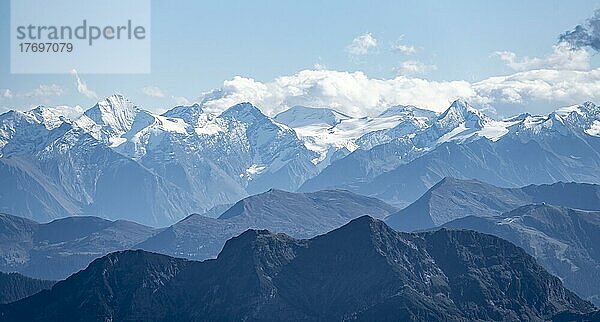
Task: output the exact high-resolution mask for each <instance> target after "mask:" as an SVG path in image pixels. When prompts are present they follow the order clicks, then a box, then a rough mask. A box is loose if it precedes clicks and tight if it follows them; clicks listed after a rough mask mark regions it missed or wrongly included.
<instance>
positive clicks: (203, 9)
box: [0, 0, 600, 114]
mask: <svg viewBox="0 0 600 322" xmlns="http://www.w3.org/2000/svg"><path fill="white" fill-rule="evenodd" d="M0 3H1V4H0V41H1V42H2V44H3V45H2V47H0V48H1V51H0V90H2V91H3V93H4V94H7V92H6V90H9V93H10V95H1V97H0V109H4V110H5V109H8V108H12V109H28V108H29V107H31V106H34V105H38V104H45V105H81V106H84V107H87V106H91V105H93V103H94V102H95V101H97V99H98V98H102V97H105V96H107V95H110V94H112V93H115V92H119V93H122V94H124V95H126V96H128V97H130V98H131V99H132V100H133V101H134V102H136V103H137V104H139V105H141V106H143V107H145V108H148V109H152V110H156V111H160V110H164V109H166V108H169V107H172V106H174V105H176V104H178V103H186V102H193V101H196V100H198V99H199V98H200V97H201V95H202V94H203V93H205V92H207V91H210V90H212V89H216V88H221V87H223V86H224V83H223V82H224V81H226V80H229V81H232V80H234V77H236V76H241V77H243V79H253V80H254V81H255V83H252V84H250V85H248V86H250V88H245V87H244V86H245V85H238V83H235V82H234V83H235V84H234V85H232V86H230V87H233V91H235V95H233V96H231V97H230V98H231V99H230V100H225V101H223V102H222V103H221V104H228V103H230V102H232V100H235V99H236V98H237V97H239V98H248V99H249V100H252V99H253V97H252V94H251V93H250V94H249V93H239V92H240V91H242V90H248V91H256V90H255V89H254V87H252V86H257V83H258V84H259V85H260V84H269V83H273V82H274V81H275V80H277V79H278V78H281V77H285V76H293V75H296V79H295V82H296V83H298V82H299V83H302V82H304V79H298V78H299V76H298V75H297V73H298V72H300V71H302V70H315V69H320V70H321V72H322V73H321V74H318V75H316V74H311V75H309V76H306V77H309V79H311V81H312V82H317V81H315V78H319V79H321V80H319V82H321V83H318V85H319V87H318V88H317V89H318V90H317V91H315V90H314V89H315V88H309V89H308V90H312V93H315V95H324V94H323V93H324V91H323V86H325V85H323V83H322V82H323V80H322V79H323V78H326V79H328V77H329V74H327V73H324V72H323V71H338V72H349V73H352V72H356V71H360V72H362V74H364V76H365V77H366V78H367V79H368V80H373V79H374V80H390V79H394V78H396V77H398V76H402V77H407V78H410V79H416V80H423V81H424V82H436V83H435V84H438V85H439V86H437V87H436V86H433V88H434V89H432V90H436V89H437V90H438V91H442V92H447V93H446V94H439V95H441V96H440V98H439V99H436V100H432V101H428V100H426V99H421V98H419V97H415V96H414V95H413V96H410V95H409V96H405V95H404V94H397V95H396V94H394V95H391V94H386V93H382V94H380V95H379V96H377V97H376V98H373V99H372V100H368V101H360V102H356V103H355V102H353V101H352V98H351V97H350V98H348V97H346V99H341V100H337V101H336V100H335V99H333V98H331V97H326V99H319V100H312V98H311V99H308V98H306V97H304V98H302V99H300V98H298V97H291V98H290V97H288V96H289V94H282V97H277V98H272V99H268V100H267V99H259V98H257V99H256V101H257V102H256V103H257V104H259V103H263V104H265V105H269V106H268V107H265V109H266V110H267V112H270V113H274V112H276V111H279V110H282V109H284V108H285V106H284V105H290V104H292V102H293V103H295V102H299V103H304V102H308V103H310V102H314V103H315V104H328V103H330V104H328V105H334V107H336V108H338V109H343V110H344V109H345V110H346V111H347V112H348V111H349V112H352V113H355V114H356V113H358V114H361V113H362V114H369V113H374V112H376V111H378V110H380V109H381V108H382V106H380V105H385V104H417V105H423V106H426V107H429V108H432V109H440V108H441V107H439V106H441V105H443V104H444V103H443V102H444V99H446V98H447V100H450V99H452V98H454V96H457V95H458V96H460V95H463V94H464V93H465V91H466V89H464V90H456V91H455V92H456V93H455V92H452V91H453V89H440V88H439V87H440V86H442V85H440V84H445V83H447V82H448V81H465V82H468V83H470V84H472V83H477V82H480V81H484V80H487V79H489V78H490V77H494V76H500V75H504V76H505V75H512V74H514V73H518V72H526V71H529V70H535V69H549V70H565V69H569V70H570V69H575V70H579V71H582V72H586V73H589V72H591V71H594V70H595V68H597V67H598V58H597V55H596V54H595V52H594V51H593V50H591V49H583V50H586V51H587V56H585V57H578V56H576V57H571V58H567V59H573V60H577V59H580V60H587V62H582V63H581V64H583V65H584V66H580V65H581V64H580V65H575V67H573V66H567V67H565V66H564V65H565V62H564V61H562V60H560V59H559V62H558V63H556V62H553V60H552V59H553V58H552V57H550V58H549V56H551V55H552V54H553V53H554V52H556V48H553V46H555V45H556V44H557V39H558V36H559V35H560V34H561V33H563V32H565V31H568V30H572V29H573V28H574V27H575V26H576V25H577V24H581V23H583V22H585V20H586V19H587V18H589V17H590V16H592V14H593V12H594V10H595V9H597V8H600V1H527V2H524V1H495V2H491V1H376V2H367V1H327V2H326V3H320V2H316V1H210V2H209V1H206V2H204V1H202V2H200V1H153V2H152V20H151V23H152V32H151V39H152V51H151V55H152V72H151V73H150V74H147V75H146V74H141V75H129V74H125V75H94V74H80V75H78V77H79V81H80V82H83V83H85V85H86V87H87V92H86V91H82V90H81V86H80V90H79V91H78V89H77V86H76V84H77V83H76V81H77V80H76V78H75V76H74V75H69V74H65V75H11V74H10V57H9V49H8V46H9V44H8V42H9V32H10V30H9V28H10V26H9V20H10V17H9V12H10V10H9V8H10V7H9V1H7V0H1V1H0ZM32 10H35V9H32ZM361 37H362V38H361ZM355 39H357V40H356V41H354V46H353V45H352V44H353V40H355ZM361 46H363V47H361ZM399 46H400V48H401V50H398V47H399ZM394 48H396V49H395V50H394ZM499 52H505V53H506V52H510V53H512V54H513V55H514V57H515V58H514V59H513V64H512V65H511V64H510V62H509V59H510V55H504V58H505V59H504V60H503V59H502V55H501V54H499ZM559 54H560V53H559ZM563 54H564V53H563ZM536 57H537V58H539V59H540V60H548V59H549V62H548V63H544V62H539V61H538V63H537V65H536V61H535V60H532V59H535V58H536ZM514 61H516V62H517V64H515V63H514ZM518 63H522V64H521V65H519V64H518ZM553 64H554V65H553ZM561 64H562V65H561ZM586 64H587V65H586ZM567 65H568V62H567ZM341 76H344V75H340V74H333V76H332V77H333V78H332V79H336V77H337V80H334V81H332V82H334V83H335V84H336V85H334V86H337V87H336V91H335V93H340V92H344V91H354V89H353V88H350V87H349V89H346V88H345V87H344V88H340V86H342V85H337V84H338V83H337V82H345V80H344V77H341ZM354 76H356V75H354ZM529 76H530V75H527V77H529ZM303 77H304V76H303ZM544 77H546V76H544ZM561 77H562V76H561ZM351 78H353V81H356V78H357V77H351ZM359 78H360V77H359ZM576 78H581V77H580V76H577V77H576ZM528 79H529V78H528ZM359 81H360V80H359ZM596 82H597V80H596V79H595V78H594V79H593V80H591V81H588V82H586V85H582V86H590V83H591V85H596ZM485 85H486V86H488V85H489V82H488V83H486V84H485ZM40 86H45V87H42V89H43V90H39V89H40ZM278 86H280V85H277V86H275V85H273V84H271V85H268V86H267V89H268V90H278V89H279V87H278ZM284 86H287V87H286V91H287V90H288V89H289V86H291V85H290V84H288V83H286V85H284ZM390 86H392V87H393V86H395V85H390ZM402 86H405V87H403V88H402V90H403V91H410V90H411V88H410V86H409V85H407V84H404V85H402ZM407 86H408V87H407ZM444 86H445V85H444ZM442 87H443V86H442ZM483 87H485V86H483V85H482V86H480V88H479V89H477V91H478V92H477V98H475V99H474V101H475V103H477V104H481V105H488V106H489V107H490V108H493V109H495V110H496V111H498V109H500V111H498V112H500V114H503V113H504V110H502V109H506V112H513V111H518V110H519V109H520V108H523V109H527V106H528V105H531V106H532V107H531V108H532V109H533V110H540V111H545V110H548V109H550V108H553V107H556V106H554V105H564V104H570V103H578V101H577V100H581V99H587V98H586V97H585V95H586V94H585V93H589V90H588V91H583V92H582V93H578V94H577V95H571V96H569V97H563V96H561V95H558V96H557V99H551V100H540V99H535V98H533V99H527V98H524V97H522V98H521V99H517V100H514V101H510V100H507V99H497V100H496V98H494V99H493V100H492V101H489V100H488V101H486V99H487V98H481V97H480V96H482V95H480V92H481V91H486V93H487V92H494V91H496V92H497V91H498V90H497V88H494V89H489V88H488V87H485V89H481V88H483ZM425 89H427V88H425ZM425 89H422V88H416V89H415V91H424V90H425ZM36 90H37V91H36ZM229 90H230V91H231V90H232V89H229ZM263 90H264V89H263ZM304 90H306V88H304ZM386 91H387V90H386ZM506 91H507V90H506V88H505V87H503V89H502V92H503V94H502V95H509V96H510V95H511V94H510V93H509V94H506V93H504V92H506ZM529 91H531V90H529ZM309 92H310V91H309ZM496 92H494V93H496ZM30 93H37V94H39V95H27V94H30ZM90 93H93V95H91V94H90ZM328 93H329V94H330V92H326V93H325V95H329V94H328ZM0 94H2V93H0ZM229 94H230V93H229ZM286 95H288V96H286ZM303 95H310V93H304V94H303ZM356 95H357V96H358V95H360V93H357V94H356ZM386 95H387V96H386ZM423 95H425V94H423ZM423 95H421V96H423ZM436 95H437V94H436ZM444 95H445V96H444ZM464 95H466V96H468V95H467V94H464ZM469 95H470V94H469ZM489 95H492V94H489ZM494 95H496V94H494ZM540 95H541V94H540ZM595 95H597V94H595ZM594 98H596V96H594V95H590V97H589V99H594ZM509 101H510V102H509ZM571 101H572V102H571ZM282 102H283V103H282ZM288 102H289V103H288ZM507 102H509V103H510V104H508V103H507ZM599 103H600V102H599ZM344 104H348V105H355V106H342V105H344ZM217 105H218V104H215V105H214V108H215V109H219V108H220V107H218V106H217ZM371 105H373V106H371ZM375 105H377V106H375Z"/></svg>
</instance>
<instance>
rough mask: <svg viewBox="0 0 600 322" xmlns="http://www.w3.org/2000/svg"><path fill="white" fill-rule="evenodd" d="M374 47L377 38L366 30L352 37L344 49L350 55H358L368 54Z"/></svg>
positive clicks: (375, 46)
mask: <svg viewBox="0 0 600 322" xmlns="http://www.w3.org/2000/svg"><path fill="white" fill-rule="evenodd" d="M375 48H377V39H375V37H373V35H372V34H371V33H370V32H367V33H364V34H362V35H360V36H358V37H356V38H354V39H353V40H352V43H351V44H350V45H349V46H348V47H346V51H347V52H348V54H350V56H353V57H359V56H364V55H366V54H368V53H369V52H370V51H371V50H373V49H375Z"/></svg>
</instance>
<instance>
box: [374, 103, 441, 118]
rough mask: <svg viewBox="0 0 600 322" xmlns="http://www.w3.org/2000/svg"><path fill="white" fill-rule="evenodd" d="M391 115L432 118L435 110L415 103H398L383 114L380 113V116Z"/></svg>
mask: <svg viewBox="0 0 600 322" xmlns="http://www.w3.org/2000/svg"><path fill="white" fill-rule="evenodd" d="M389 116H414V117H418V118H427V119H430V118H433V117H435V112H433V111H430V110H425V109H421V108H418V107H416V106H413V105H396V106H392V107H390V108H388V109H386V110H385V111H383V112H382V113H381V114H379V117H389Z"/></svg>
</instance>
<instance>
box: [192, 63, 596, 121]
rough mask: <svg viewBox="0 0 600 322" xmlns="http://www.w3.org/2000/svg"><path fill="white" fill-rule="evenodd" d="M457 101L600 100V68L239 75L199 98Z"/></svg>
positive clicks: (279, 103) (383, 104)
mask: <svg viewBox="0 0 600 322" xmlns="http://www.w3.org/2000/svg"><path fill="white" fill-rule="evenodd" d="M458 98H463V99H466V100H468V101H469V102H471V103H472V104H475V105H476V106H479V107H481V108H488V109H490V108H493V107H495V106H496V105H498V104H503V103H507V104H521V105H523V109H528V107H529V104H545V105H546V106H547V108H546V109H547V110H550V109H553V108H554V107H556V106H560V105H566V104H575V103H581V102H583V101H586V100H594V101H600V69H595V70H591V71H572V70H532V71H524V72H518V73H515V74H512V75H508V76H500V77H491V78H488V79H485V80H482V81H479V82H475V83H470V82H467V81H432V80H427V79H422V78H417V77H409V76H397V77H395V78H391V79H377V78H370V77H368V76H367V75H366V74H364V73H362V72H353V73H350V72H340V71H332V70H303V71H300V72H298V73H296V74H293V75H289V76H282V77H278V78H276V79H274V80H273V81H270V82H266V83H263V82H259V81H256V80H254V79H251V78H245V77H240V76H237V77H234V78H233V79H231V80H227V81H225V82H224V83H223V87H222V88H220V89H218V90H215V91H212V92H209V93H205V94H204V95H203V96H202V98H201V99H202V104H203V105H204V106H205V107H206V108H207V109H209V110H211V111H213V112H221V111H223V110H225V109H227V108H229V107H230V106H232V105H235V104H237V103H240V102H250V103H252V104H254V105H256V106H258V107H259V108H260V109H261V110H262V111H263V112H264V113H265V114H267V115H275V114H277V113H279V112H281V111H284V110H286V109H287V108H289V107H291V106H294V105H304V106H319V107H321V106H327V107H331V108H335V109H337V110H339V111H340V112H343V113H346V114H349V115H354V116H365V115H377V114H379V113H381V112H382V111H383V110H385V109H386V108H388V107H390V106H393V105H399V104H402V105H415V106H419V107H423V108H427V109H430V110H433V111H437V112H440V111H443V110H445V109H446V108H447V107H448V105H449V104H450V103H451V102H452V101H453V100H455V99H458ZM498 112H499V113H502V111H501V110H499V111H498Z"/></svg>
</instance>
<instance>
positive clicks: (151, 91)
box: [142, 85, 165, 98]
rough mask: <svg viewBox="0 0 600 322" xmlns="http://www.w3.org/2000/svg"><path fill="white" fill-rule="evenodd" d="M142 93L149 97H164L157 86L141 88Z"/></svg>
mask: <svg viewBox="0 0 600 322" xmlns="http://www.w3.org/2000/svg"><path fill="white" fill-rule="evenodd" d="M142 92H143V93H144V94H145V95H147V96H150V97H159V98H160V97H165V94H164V93H163V91H162V90H161V89H160V88H159V87H158V86H154V85H148V86H144V87H143V88H142Z"/></svg>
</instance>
